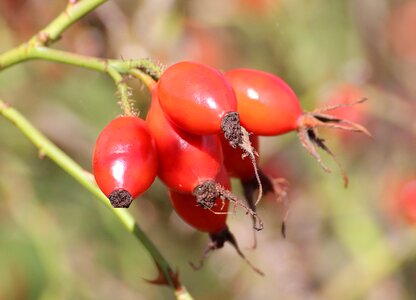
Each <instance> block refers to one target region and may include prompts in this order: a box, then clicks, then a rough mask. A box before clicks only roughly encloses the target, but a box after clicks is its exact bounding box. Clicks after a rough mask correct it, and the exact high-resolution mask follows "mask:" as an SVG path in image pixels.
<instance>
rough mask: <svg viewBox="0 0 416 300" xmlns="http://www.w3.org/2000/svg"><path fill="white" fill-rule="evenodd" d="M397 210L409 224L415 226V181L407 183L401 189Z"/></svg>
mask: <svg viewBox="0 0 416 300" xmlns="http://www.w3.org/2000/svg"><path fill="white" fill-rule="evenodd" d="M399 209H400V212H401V213H402V215H403V216H404V217H405V218H406V220H407V221H408V222H409V223H410V224H413V225H416V180H412V181H409V182H407V183H406V184H405V185H404V186H403V187H402V188H401V190H400V193H399Z"/></svg>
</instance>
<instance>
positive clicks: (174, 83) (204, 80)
mask: <svg viewBox="0 0 416 300" xmlns="http://www.w3.org/2000/svg"><path fill="white" fill-rule="evenodd" d="M158 90H159V100H160V105H161V106H162V108H163V110H164V111H165V113H166V114H167V116H168V117H169V119H170V120H171V121H172V122H173V123H174V124H175V125H177V126H179V127H180V128H182V129H183V130H186V131H188V132H191V133H193V134H200V135H207V134H217V133H220V132H221V122H222V120H223V118H224V117H225V116H226V114H227V113H230V112H236V111H237V99H236V98H235V94H234V91H233V88H232V87H231V86H230V85H229V84H228V82H227V81H226V80H225V78H224V76H223V75H222V74H221V73H220V72H219V71H217V70H216V69H214V68H211V67H209V66H206V65H203V64H200V63H196V62H180V63H177V64H174V65H172V66H171V67H169V68H168V69H166V71H165V72H163V74H162V76H161V77H160V80H159V84H158Z"/></svg>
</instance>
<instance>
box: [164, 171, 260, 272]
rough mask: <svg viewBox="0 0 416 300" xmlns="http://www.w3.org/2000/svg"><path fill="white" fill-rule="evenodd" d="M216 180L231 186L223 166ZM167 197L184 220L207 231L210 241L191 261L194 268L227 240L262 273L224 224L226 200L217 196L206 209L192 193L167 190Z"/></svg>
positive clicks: (248, 262)
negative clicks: (194, 260) (210, 206)
mask: <svg viewBox="0 0 416 300" xmlns="http://www.w3.org/2000/svg"><path fill="white" fill-rule="evenodd" d="M217 180H218V182H220V183H221V184H222V185H224V187H225V188H227V189H230V188H231V183H230V177H229V176H228V174H227V171H226V170H225V168H222V169H221V172H220V173H219V174H218V177H217ZM169 198H170V201H171V203H172V205H173V207H174V208H175V210H176V212H177V213H178V215H179V216H180V217H181V218H182V219H183V220H184V221H185V222H187V223H188V224H189V225H191V226H192V227H194V228H196V229H197V230H200V231H204V232H207V233H208V234H209V237H210V239H211V242H210V243H209V244H208V246H207V247H206V249H205V251H204V253H203V254H202V257H201V259H200V261H199V263H198V264H197V265H195V264H193V263H191V266H192V267H193V268H194V269H200V268H201V267H202V266H203V264H204V261H205V259H206V258H207V257H208V254H209V253H210V252H212V251H214V250H217V249H220V248H222V247H223V246H224V244H225V243H226V242H229V243H230V244H231V245H232V246H233V247H234V249H235V250H236V251H237V253H238V255H240V257H241V258H242V259H244V261H245V262H246V263H247V264H248V265H249V266H250V267H251V268H252V269H253V270H254V271H255V272H257V273H258V274H260V275H264V274H263V272H262V271H260V270H259V269H257V268H256V267H255V266H253V265H252V264H251V262H250V261H249V260H248V259H247V258H246V257H245V255H244V254H243V253H242V252H241V250H240V248H239V246H238V243H237V240H236V239H235V237H234V235H233V234H232V233H231V231H230V230H229V228H228V226H227V224H226V220H227V216H228V206H229V202H228V201H225V200H224V199H221V197H218V198H217V199H216V200H215V203H214V206H213V207H212V209H206V208H204V207H202V206H200V205H198V204H197V201H196V198H195V196H193V195H192V194H186V193H178V192H176V191H172V190H169Z"/></svg>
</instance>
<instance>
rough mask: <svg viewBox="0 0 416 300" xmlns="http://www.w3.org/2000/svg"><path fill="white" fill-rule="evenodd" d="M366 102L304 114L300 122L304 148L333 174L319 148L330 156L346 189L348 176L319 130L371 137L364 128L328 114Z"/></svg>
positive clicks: (335, 106) (299, 128)
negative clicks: (342, 131)
mask: <svg viewBox="0 0 416 300" xmlns="http://www.w3.org/2000/svg"><path fill="white" fill-rule="evenodd" d="M365 101H367V98H363V99H360V100H358V101H356V102H352V103H347V104H337V105H332V106H326V107H323V108H319V109H316V110H314V111H312V112H307V113H304V114H303V115H302V116H301V117H300V118H299V121H298V136H299V140H300V142H301V143H302V146H303V147H304V148H305V149H306V150H307V151H308V152H309V154H311V155H312V156H313V157H314V158H315V159H316V161H317V162H318V163H319V164H320V165H321V167H322V169H324V171H325V172H328V173H329V172H331V170H330V169H329V168H328V167H327V166H326V165H325V164H324V163H323V161H322V159H321V156H320V155H319V153H318V148H320V149H322V150H324V151H325V152H326V153H327V154H329V155H330V156H331V157H332V159H333V160H334V161H335V163H336V164H337V165H338V167H339V169H340V170H341V173H342V177H343V180H344V186H345V187H347V186H348V176H347V174H346V172H345V170H344V168H343V167H342V165H341V163H340V162H339V161H338V159H337V157H336V156H335V154H334V153H333V152H332V151H331V150H330V149H329V148H328V147H327V146H326V144H325V140H324V139H322V138H320V137H319V136H318V132H317V129H318V128H321V127H325V128H335V129H341V130H346V131H354V132H360V133H364V134H366V135H368V136H369V137H371V134H370V132H369V131H368V130H367V129H366V128H365V127H364V126H362V125H360V124H357V123H354V122H350V121H348V120H344V119H340V118H337V117H334V116H332V115H330V114H328V112H330V111H333V110H335V109H338V108H341V107H347V106H352V105H356V104H360V103H363V102H365Z"/></svg>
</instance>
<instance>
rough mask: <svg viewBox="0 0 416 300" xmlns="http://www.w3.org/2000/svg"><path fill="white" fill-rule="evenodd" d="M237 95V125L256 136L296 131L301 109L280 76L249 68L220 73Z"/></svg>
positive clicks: (295, 97)
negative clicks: (238, 118) (239, 124)
mask: <svg viewBox="0 0 416 300" xmlns="http://www.w3.org/2000/svg"><path fill="white" fill-rule="evenodd" d="M224 75H225V77H226V78H227V80H228V81H229V82H230V84H231V85H232V87H233V88H234V91H235V93H236V95H237V103H238V113H239V115H240V122H241V125H242V126H244V127H245V128H246V129H247V130H248V131H249V132H252V133H254V134H257V135H265V136H274V135H280V134H284V133H287V132H289V131H293V130H296V129H297V128H298V118H299V117H300V116H301V115H302V113H303V112H302V108H301V106H300V103H299V101H298V98H297V96H296V94H295V93H294V92H293V90H292V89H291V88H290V87H289V86H288V85H287V83H286V82H284V81H283V80H282V79H280V78H279V77H277V76H276V75H273V74H271V73H267V72H263V71H259V70H253V69H234V70H230V71H228V72H226V73H224Z"/></svg>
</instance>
